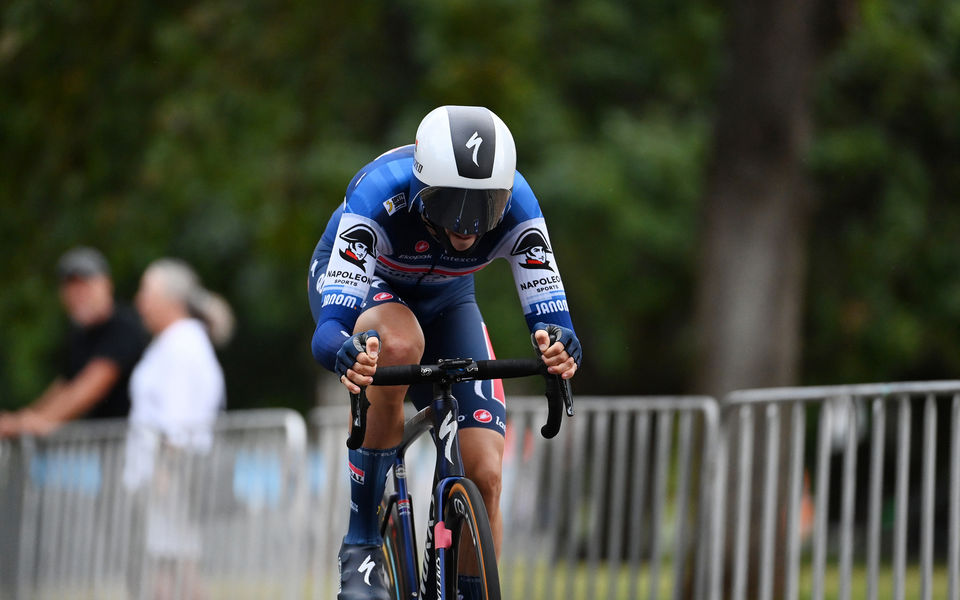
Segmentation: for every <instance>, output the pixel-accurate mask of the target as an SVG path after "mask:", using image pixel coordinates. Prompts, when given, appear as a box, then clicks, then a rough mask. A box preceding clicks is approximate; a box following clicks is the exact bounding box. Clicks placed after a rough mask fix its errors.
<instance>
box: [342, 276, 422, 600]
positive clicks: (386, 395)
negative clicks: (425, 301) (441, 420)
mask: <svg viewBox="0 0 960 600" xmlns="http://www.w3.org/2000/svg"><path fill="white" fill-rule="evenodd" d="M362 310H363V312H362V313H361V314H360V317H359V318H358V319H357V324H356V326H355V331H356V332H360V331H366V330H368V329H375V330H376V331H377V332H378V333H379V335H380V356H379V359H378V361H377V364H378V365H382V366H388V365H396V364H408V363H417V362H419V360H420V356H421V354H422V353H423V332H422V331H421V329H420V325H419V323H418V322H417V319H416V317H414V315H413V313H412V312H411V311H410V309H409V308H408V307H407V306H406V305H404V304H403V303H401V302H400V301H398V299H397V298H396V296H395V295H394V294H393V293H392V292H390V291H388V290H387V288H386V286H385V285H382V283H381V285H380V286H379V287H376V286H375V287H372V288H371V292H370V294H368V296H367V300H366V301H365V302H364V304H363V307H362ZM405 393H406V388H405V387H402V386H396V387H393V386H391V387H379V386H370V387H368V388H367V399H368V400H369V401H370V408H369V410H368V411H367V432H366V437H365V439H364V443H363V446H362V447H361V448H359V449H357V450H351V451H350V452H349V456H350V480H351V481H350V500H351V506H350V521H349V525H348V528H347V535H346V536H344V539H343V546H341V549H340V557H339V560H340V587H341V593H340V595H339V596H338V598H341V599H346V598H350V599H353V598H378V599H379V598H384V597H386V595H387V590H386V587H385V580H384V579H383V577H384V570H383V565H382V562H383V561H382V553H381V552H380V547H381V544H382V543H383V540H382V539H381V537H380V527H379V525H380V523H379V513H378V508H379V506H380V500H381V497H382V496H383V491H384V484H385V479H386V474H387V471H388V470H389V469H390V466H391V465H392V464H393V458H394V456H395V455H396V446H397V445H398V444H399V443H400V441H401V439H402V436H403V397H404V394H405Z"/></svg>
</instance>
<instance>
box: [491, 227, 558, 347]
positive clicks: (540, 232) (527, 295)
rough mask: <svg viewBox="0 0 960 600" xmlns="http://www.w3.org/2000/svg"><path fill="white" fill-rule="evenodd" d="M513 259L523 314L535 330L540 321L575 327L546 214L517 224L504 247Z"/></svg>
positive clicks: (504, 253) (513, 268)
mask: <svg viewBox="0 0 960 600" xmlns="http://www.w3.org/2000/svg"><path fill="white" fill-rule="evenodd" d="M500 254H501V256H503V257H504V258H506V259H507V260H508V261H509V262H510V268H511V269H512V271H513V280H514V282H515V283H516V286H517V294H518V295H519V296H520V304H521V306H522V307H523V315H524V318H526V320H527V326H528V327H529V328H530V331H531V333H532V332H533V326H534V324H535V323H537V322H543V323H552V324H555V325H560V326H562V327H567V328H569V329H571V330H572V329H573V322H572V321H571V319H570V310H569V307H568V306H567V296H566V293H565V292H564V289H563V280H562V279H561V278H560V270H559V269H558V268H557V261H556V259H555V258H554V255H553V246H552V245H551V242H550V235H549V233H547V226H546V222H545V221H544V220H543V218H542V217H538V218H534V219H530V220H528V221H524V222H523V223H520V224H519V225H517V226H515V227H514V228H513V229H512V230H511V231H510V233H509V234H508V235H507V236H506V238H505V243H504V245H502V246H501V250H500Z"/></svg>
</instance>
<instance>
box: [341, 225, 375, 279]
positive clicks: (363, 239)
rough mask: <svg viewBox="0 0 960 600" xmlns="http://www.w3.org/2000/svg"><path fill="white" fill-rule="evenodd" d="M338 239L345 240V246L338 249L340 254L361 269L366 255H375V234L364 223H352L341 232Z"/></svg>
mask: <svg viewBox="0 0 960 600" xmlns="http://www.w3.org/2000/svg"><path fill="white" fill-rule="evenodd" d="M340 239H341V240H343V241H345V242H347V248H346V249H345V250H341V251H340V256H341V257H342V258H343V259H344V260H345V261H347V262H349V263H352V264H354V265H357V266H358V267H360V268H361V269H366V259H367V255H370V256H372V257H373V258H376V257H377V253H376V248H377V234H376V233H374V232H373V230H372V229H370V228H369V227H367V226H366V225H354V226H353V227H351V228H350V229H348V230H346V231H344V232H343V233H341V234H340Z"/></svg>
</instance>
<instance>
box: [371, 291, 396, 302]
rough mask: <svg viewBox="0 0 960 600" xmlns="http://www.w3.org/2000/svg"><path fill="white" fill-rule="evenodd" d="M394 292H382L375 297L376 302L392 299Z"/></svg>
mask: <svg viewBox="0 0 960 600" xmlns="http://www.w3.org/2000/svg"><path fill="white" fill-rule="evenodd" d="M392 299H393V294H391V293H389V292H380V293H378V294H377V295H375V296H374V297H373V301H374V302H383V301H384V300H392Z"/></svg>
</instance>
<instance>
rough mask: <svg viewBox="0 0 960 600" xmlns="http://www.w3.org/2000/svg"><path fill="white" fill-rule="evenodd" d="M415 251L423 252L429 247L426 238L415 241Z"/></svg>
mask: <svg viewBox="0 0 960 600" xmlns="http://www.w3.org/2000/svg"><path fill="white" fill-rule="evenodd" d="M413 249H414V250H416V251H417V252H420V253H423V252H426V251H427V250H429V249H430V244H428V243H427V241H426V240H420V241H419V242H417V245H416V246H414V247H413Z"/></svg>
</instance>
